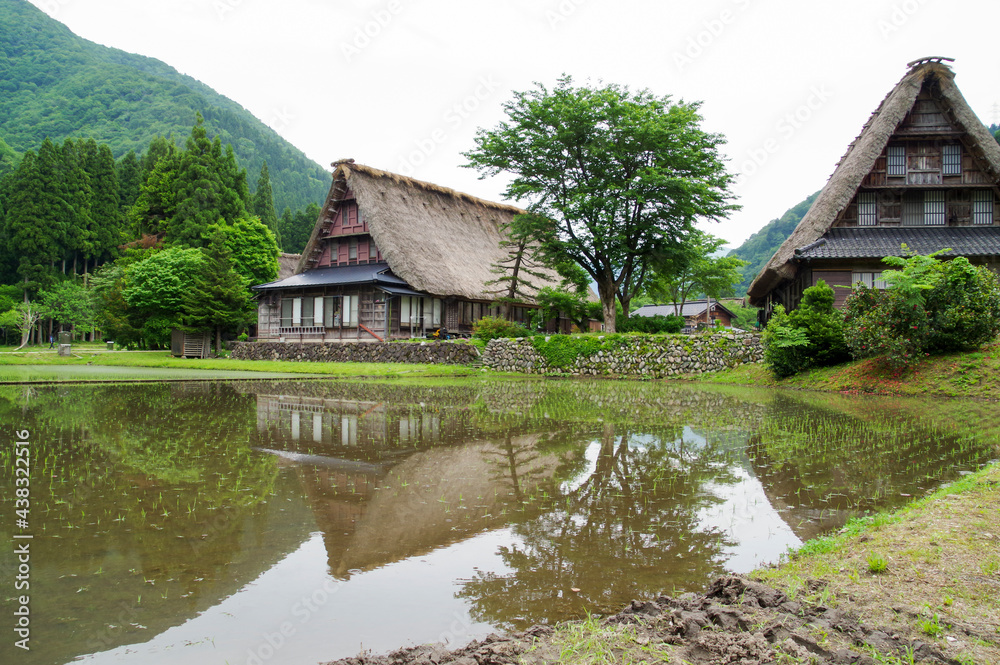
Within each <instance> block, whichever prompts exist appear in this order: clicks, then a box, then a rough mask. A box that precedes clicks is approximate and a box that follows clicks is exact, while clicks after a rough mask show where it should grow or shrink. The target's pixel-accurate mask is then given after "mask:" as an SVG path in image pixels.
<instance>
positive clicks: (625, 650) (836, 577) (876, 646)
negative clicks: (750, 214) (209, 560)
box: [336, 466, 1000, 665]
mask: <svg viewBox="0 0 1000 665" xmlns="http://www.w3.org/2000/svg"><path fill="white" fill-rule="evenodd" d="M996 534H1000V466H994V467H992V468H991V469H989V470H988V471H987V472H985V473H982V474H977V476H975V477H974V480H973V484H972V485H971V487H967V488H965V489H964V491H963V492H962V493H958V494H947V495H944V496H940V497H938V498H936V499H933V500H930V501H927V502H924V503H921V504H918V505H917V506H915V507H913V508H912V509H909V510H905V511H903V512H902V513H900V514H899V515H897V516H895V517H892V518H887V519H883V520H881V522H880V523H879V524H877V525H876V526H872V527H870V528H868V529H867V530H865V531H863V532H861V533H858V534H856V535H853V536H845V537H844V538H843V539H842V540H841V541H840V542H837V543H836V546H835V547H831V548H830V551H829V552H826V553H816V554H809V555H805V556H800V557H795V558H793V560H792V561H789V562H787V563H786V564H784V565H782V566H779V567H776V568H772V569H765V570H762V571H758V572H756V573H755V574H754V577H755V578H757V580H751V579H748V578H744V577H738V576H732V577H725V578H720V579H719V580H717V581H716V582H715V583H714V584H712V586H711V587H710V588H709V590H708V591H707V592H706V593H705V594H704V595H702V596H696V595H694V594H685V595H683V596H680V597H678V598H669V597H660V598H658V599H656V600H651V601H633V602H632V604H631V605H630V606H629V607H628V608H626V609H625V610H624V611H622V612H620V613H619V614H617V615H615V616H613V617H609V618H606V619H604V620H601V621H598V620H590V621H587V622H569V623H566V624H561V625H558V626H555V627H551V626H535V627H533V628H531V629H529V630H527V631H525V632H523V633H515V634H511V635H507V636H502V637H501V636H498V635H491V636H489V637H487V638H486V639H485V640H482V641H476V642H472V643H471V644H469V645H468V646H466V647H464V648H462V649H458V650H456V651H448V650H447V649H445V648H443V647H441V646H422V647H416V648H410V649H401V650H399V651H395V652H393V653H391V654H389V655H387V656H373V655H361V656H357V657H354V658H347V659H344V660H340V661H336V665H448V664H453V665H507V664H510V665H534V664H540V663H556V662H561V663H586V664H588V665H590V664H601V665H603V664H611V663H643V662H657V663H670V664H677V665H683V664H685V663H687V664H689V665H702V664H709V663H712V664H716V663H723V664H724V663H734V664H756V663H779V664H784V663H788V664H791V663H866V664H867V663H871V664H875V663H884V664H887V665H904V664H908V663H949V664H954V665H972V664H978V665H990V664H995V663H1000V536H997V535H996ZM876 554H877V555H878V559H879V560H881V561H883V562H884V563H885V564H886V567H885V569H884V570H882V571H880V572H878V573H873V572H871V567H872V566H871V563H870V562H871V561H872V560H873V555H876ZM764 582H767V583H764Z"/></svg>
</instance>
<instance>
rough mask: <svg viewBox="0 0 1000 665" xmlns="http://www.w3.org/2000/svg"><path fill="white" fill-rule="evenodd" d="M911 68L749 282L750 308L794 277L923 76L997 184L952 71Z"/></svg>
mask: <svg viewBox="0 0 1000 665" xmlns="http://www.w3.org/2000/svg"><path fill="white" fill-rule="evenodd" d="M916 63H917V64H916V65H915V66H913V67H911V69H910V70H909V71H908V72H907V73H906V75H905V76H903V78H902V79H901V80H900V81H899V83H897V84H896V86H895V87H894V88H893V89H892V90H891V91H890V92H889V94H888V95H886V97H885V99H883V100H882V103H881V104H879V106H878V108H877V109H875V111H874V112H873V113H872V115H871V117H870V118H869V119H868V121H867V122H866V123H865V125H864V127H863V128H862V130H861V133H860V134H859V135H858V137H857V138H856V139H854V141H853V142H852V143H851V144H850V145H849V146H848V148H847V153H846V154H845V155H844V156H843V157H842V158H841V160H840V162H838V164H837V167H836V168H835V169H834V172H833V175H831V176H830V179H829V180H828V181H827V183H826V186H825V187H824V188H823V190H822V191H821V192H820V194H819V196H818V197H816V201H815V202H814V203H813V205H812V207H811V208H810V209H809V212H807V213H806V215H805V217H803V218H802V221H801V222H799V225H798V226H797V227H795V230H794V231H792V234H791V235H790V236H789V237H788V238H786V239H785V242H783V243H782V244H781V246H780V247H779V248H778V250H777V251H776V252H775V253H774V256H772V257H771V260H770V261H768V263H767V264H766V265H765V266H764V269H763V270H762V271H761V272H760V274H758V275H757V277H756V278H755V279H754V281H753V283H752V284H751V285H750V288H749V289H748V290H747V295H748V297H749V299H750V303H751V304H752V305H755V306H758V307H759V306H762V305H763V304H764V298H765V297H766V295H767V294H768V293H769V292H770V291H771V289H773V288H774V287H775V286H777V285H778V284H779V283H780V282H781V280H783V279H791V278H792V277H794V276H795V271H796V267H795V265H794V264H793V263H792V259H793V257H794V254H795V250H796V249H797V248H801V247H804V246H806V245H809V244H810V243H813V242H816V241H817V240H818V239H819V238H820V237H821V236H822V235H823V234H824V233H826V232H827V231H828V230H829V229H830V227H831V226H832V225H833V223H834V221H835V220H836V219H837V216H838V215H839V214H840V212H841V211H842V210H843V209H844V208H845V207H847V205H848V204H849V203H850V202H851V199H853V198H854V195H855V193H856V192H857V190H858V187H859V186H860V185H861V183H862V181H863V180H864V178H865V176H866V175H868V173H869V172H870V171H871V170H872V168H873V167H874V165H875V160H876V159H878V157H879V155H881V154H882V151H883V150H884V149H885V146H886V144H887V143H888V142H889V139H890V138H891V137H892V135H893V133H894V132H895V131H896V128H897V127H898V126H899V124H900V122H902V121H903V119H904V118H905V117H906V114H907V113H908V112H909V111H910V109H911V108H912V107H913V103H914V102H915V101H916V98H917V95H918V94H919V93H920V89H921V87H922V86H923V84H924V81H925V80H926V79H927V78H928V77H935V78H936V79H937V82H938V83H939V89H940V91H941V101H942V102H944V103H945V104H946V106H947V107H948V110H949V111H951V114H952V117H953V118H954V120H955V121H956V122H957V124H958V125H959V126H960V127H961V129H962V130H963V131H964V132H966V133H968V134H969V135H970V136H971V137H972V138H973V139H974V140H975V142H976V143H977V144H978V145H976V146H973V154H974V155H975V156H976V157H977V159H978V160H979V161H980V162H981V163H982V164H983V167H984V168H986V169H987V171H988V172H989V173H990V175H991V176H992V177H993V178H994V179H995V180H997V179H1000V146H998V145H997V142H996V141H995V140H994V139H993V137H992V136H991V135H990V133H989V131H988V130H987V129H986V127H984V126H983V124H982V122H980V120H979V119H978V118H977V117H976V114H975V113H974V112H973V111H972V109H971V108H970V107H969V104H968V102H966V101H965V98H964V97H963V96H962V93H961V92H960V91H959V90H958V88H957V87H956V86H955V83H954V78H955V74H954V72H952V70H951V68H950V67H948V66H947V65H945V64H943V63H941V62H936V61H930V62H928V61H925V60H921V61H916Z"/></svg>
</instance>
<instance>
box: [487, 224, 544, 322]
mask: <svg viewBox="0 0 1000 665" xmlns="http://www.w3.org/2000/svg"><path fill="white" fill-rule="evenodd" d="M501 233H502V235H503V238H504V239H503V240H501V241H500V248H501V249H503V250H504V251H506V252H507V253H506V254H505V255H504V258H502V259H500V260H499V261H497V262H496V263H494V264H493V265H492V266H491V267H490V272H492V273H494V274H495V275H497V278H496V279H491V280H489V281H488V282H486V286H496V287H497V288H495V289H492V290H490V291H487V293H491V294H493V295H495V296H497V299H498V300H499V301H500V302H501V303H503V316H504V318H506V319H508V320H511V316H510V314H511V312H512V311H513V308H512V307H511V305H512V304H513V303H518V302H525V301H526V300H529V299H531V298H533V297H534V296H535V294H536V293H537V292H538V289H539V288H541V284H539V283H538V282H551V281H553V280H552V278H551V277H550V276H549V275H548V274H547V273H545V272H544V271H543V270H542V268H543V267H544V265H543V264H542V262H541V261H540V260H539V259H538V256H537V255H538V250H539V248H538V245H537V243H534V242H532V240H531V238H530V237H528V236H527V235H525V234H524V233H523V232H520V230H519V225H518V224H517V219H516V218H515V219H514V220H513V221H512V222H511V223H509V224H507V225H505V227H504V228H503V229H501Z"/></svg>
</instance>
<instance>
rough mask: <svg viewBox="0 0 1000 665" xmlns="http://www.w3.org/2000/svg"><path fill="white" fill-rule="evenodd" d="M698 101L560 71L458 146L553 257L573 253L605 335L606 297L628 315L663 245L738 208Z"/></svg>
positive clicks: (610, 308) (611, 324) (717, 138)
mask: <svg viewBox="0 0 1000 665" xmlns="http://www.w3.org/2000/svg"><path fill="white" fill-rule="evenodd" d="M698 107H699V104H698V103H685V102H682V101H681V102H676V103H674V102H672V101H671V99H670V97H669V96H664V97H657V96H655V95H654V94H653V93H652V92H650V91H648V90H640V91H638V92H635V93H633V92H630V91H629V90H628V89H627V88H625V87H621V86H618V85H613V84H612V85H604V86H602V87H593V88H591V87H586V86H584V87H574V85H573V81H572V79H571V78H570V77H569V76H563V77H562V78H561V79H559V82H558V84H557V85H556V87H555V88H554V89H552V90H549V89H547V88H546V87H545V86H544V85H542V84H536V87H535V88H534V89H533V90H529V91H527V92H516V93H514V98H513V99H512V100H511V101H509V102H507V103H506V104H505V105H504V111H505V112H506V113H507V120H505V121H503V122H501V123H500V124H499V125H498V126H497V127H495V128H494V129H491V130H485V129H480V130H479V131H478V132H477V134H476V138H475V143H476V147H475V148H474V149H472V150H470V151H469V152H467V153H464V154H465V157H466V158H467V159H468V160H469V164H468V166H469V167H470V168H474V169H476V170H477V171H479V173H480V177H487V176H493V175H497V174H499V173H506V174H509V175H510V176H511V181H510V183H509V184H508V186H507V188H506V190H505V192H504V196H505V197H506V198H509V199H515V200H517V201H519V202H527V204H528V205H527V209H528V211H529V213H530V214H529V215H528V216H527V218H526V220H525V223H526V224H527V226H528V227H529V228H530V233H531V235H532V236H533V238H534V239H535V240H536V241H537V242H539V243H540V245H541V246H542V248H543V249H544V251H545V252H546V254H547V255H548V256H549V257H550V259H551V260H552V262H553V264H558V263H560V262H562V261H566V260H571V261H575V262H576V263H579V264H580V265H581V266H582V267H583V269H584V270H586V271H587V273H588V274H589V275H590V277H591V278H592V279H593V280H594V281H595V282H596V283H597V289H598V293H599V295H600V297H601V304H602V306H603V310H604V322H605V329H606V330H607V331H609V332H613V331H614V330H615V299H616V298H617V299H618V300H619V301H620V302H621V304H622V308H623V310H624V311H625V312H628V310H629V301H630V300H631V299H632V297H633V296H634V295H635V294H636V293H637V292H638V291H639V290H640V289H641V288H642V286H643V282H644V281H645V278H646V272H647V270H648V268H649V265H650V261H651V260H652V258H653V257H654V256H655V255H656V254H657V252H658V251H660V250H661V248H662V247H663V246H664V244H665V243H668V242H669V241H670V240H671V239H672V238H675V237H676V236H678V235H679V234H682V233H684V232H686V231H689V230H691V229H692V228H693V227H694V223H695V221H696V220H698V219H707V220H718V219H721V218H723V217H725V216H726V215H728V214H729V212H730V211H731V210H735V209H736V208H737V206H736V205H734V204H733V203H732V199H733V195H732V194H731V193H730V191H729V187H730V185H731V184H732V180H733V176H732V175H731V174H729V173H727V171H726V168H725V164H724V163H723V159H722V157H721V156H720V155H719V146H720V145H722V144H723V143H724V138H723V137H722V136H721V135H719V134H711V133H707V132H705V131H703V130H702V129H701V128H700V122H701V117H700V116H699V115H698Z"/></svg>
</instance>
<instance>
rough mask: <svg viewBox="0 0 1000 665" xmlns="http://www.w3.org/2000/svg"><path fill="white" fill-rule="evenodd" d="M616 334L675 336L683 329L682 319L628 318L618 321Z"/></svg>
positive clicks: (670, 316)
mask: <svg viewBox="0 0 1000 665" xmlns="http://www.w3.org/2000/svg"><path fill="white" fill-rule="evenodd" d="M616 327H617V330H618V332H623V333H624V332H637V333H650V334H662V333H667V334H676V333H679V332H680V331H681V328H683V327H684V317H683V316H675V315H673V314H670V315H668V316H663V315H661V314H657V315H656V316H630V317H629V318H627V319H624V320H623V319H618V321H617V323H616Z"/></svg>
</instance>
